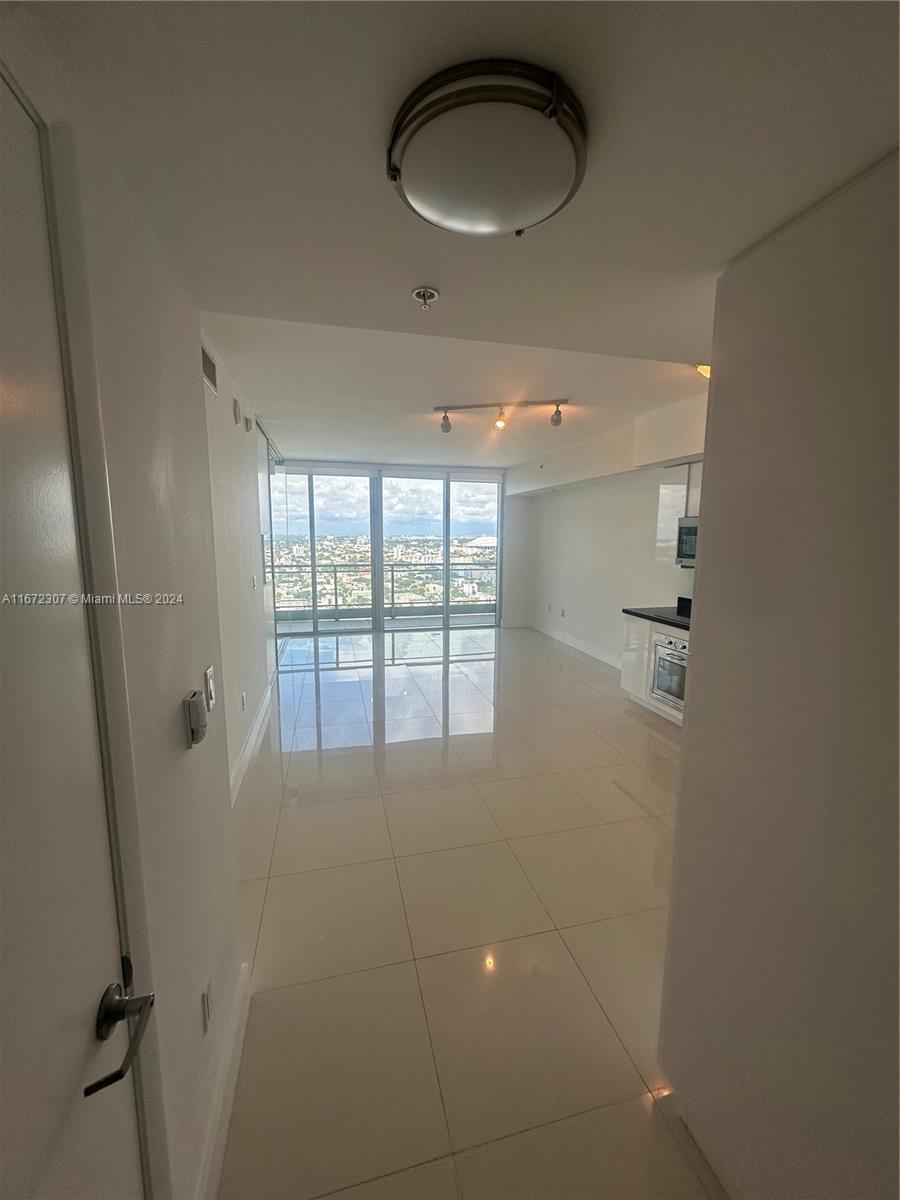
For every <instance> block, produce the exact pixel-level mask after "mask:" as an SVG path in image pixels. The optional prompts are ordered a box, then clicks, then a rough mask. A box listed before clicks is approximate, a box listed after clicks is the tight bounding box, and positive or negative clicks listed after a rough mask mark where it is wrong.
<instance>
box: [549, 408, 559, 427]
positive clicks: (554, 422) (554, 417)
mask: <svg viewBox="0 0 900 1200" xmlns="http://www.w3.org/2000/svg"><path fill="white" fill-rule="evenodd" d="M550 424H551V425H552V426H553V428H554V429H558V428H559V426H560V425H562V413H561V412H560V411H559V405H558V404H557V406H556V412H555V413H553V415H552V416H551V417H550Z"/></svg>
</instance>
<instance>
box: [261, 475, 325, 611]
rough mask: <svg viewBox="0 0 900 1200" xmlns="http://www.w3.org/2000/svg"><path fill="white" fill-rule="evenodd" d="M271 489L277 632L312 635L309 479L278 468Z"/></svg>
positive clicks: (272, 476) (312, 607)
mask: <svg viewBox="0 0 900 1200" xmlns="http://www.w3.org/2000/svg"><path fill="white" fill-rule="evenodd" d="M270 482H271V489H272V550H273V554H272V558H273V570H274V575H275V615H276V623H277V627H278V632H279V633H282V634H286V633H312V632H313V629H314V622H313V613H314V606H313V573H312V538H311V537H310V527H309V485H310V480H309V477H308V476H307V475H305V474H300V473H299V472H296V471H286V470H285V469H284V468H283V467H282V466H280V465H279V466H278V467H277V468H276V469H275V471H274V472H273V474H272V475H271V477H270Z"/></svg>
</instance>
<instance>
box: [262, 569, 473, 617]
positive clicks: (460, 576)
mask: <svg viewBox="0 0 900 1200" xmlns="http://www.w3.org/2000/svg"><path fill="white" fill-rule="evenodd" d="M274 571H275V610H276V616H277V617H278V618H279V619H281V620H284V621H311V620H312V618H313V577H312V566H311V565H310V564H309V563H290V564H287V563H284V564H278V563H276V565H275V569H274ZM449 574H450V580H449V586H450V596H449V601H450V613H451V614H452V615H460V614H470V615H477V614H490V613H493V612H495V611H496V607H497V560H496V559H490V560H487V559H478V560H471V559H470V560H466V561H456V562H453V563H451V564H450V572H449ZM315 590H316V604H315V608H316V614H317V616H318V618H319V620H326V621H340V620H352V621H358V620H360V619H361V618H365V617H371V615H372V565H371V563H368V562H362V563H317V564H316V585H315ZM443 611H444V567H443V564H441V563H434V562H422V561H420V562H409V561H404V562H390V563H385V564H384V614H385V617H386V618H390V619H396V618H402V617H414V616H423V617H427V616H435V617H438V616H440V615H441V614H442V613H443Z"/></svg>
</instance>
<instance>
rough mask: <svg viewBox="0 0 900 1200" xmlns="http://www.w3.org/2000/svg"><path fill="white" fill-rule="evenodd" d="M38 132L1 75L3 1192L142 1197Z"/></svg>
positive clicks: (122, 1199) (14, 1196)
mask: <svg viewBox="0 0 900 1200" xmlns="http://www.w3.org/2000/svg"><path fill="white" fill-rule="evenodd" d="M84 590H85V589H84V584H83V581H82V570H81V561H80V558H79V545H78V537H77V533H76V519H75V507H74V501H73V475H72V464H71V458H70V446H69V436H68V427H67V415H66V402H65V392H64V388H63V380H62V372H61V367H60V343H59V332H58V325H57V318H56V311H55V306H54V289H53V279H52V273H51V262H50V254H49V241H48V233H47V224H46V210H45V205H44V198H43V190H42V173H41V160H40V144H39V137H38V130H37V126H36V125H35V123H34V122H33V121H32V119H31V118H30V116H29V115H28V113H27V112H26V111H25V109H24V108H23V107H22V105H21V104H20V103H19V102H18V100H17V99H16V97H15V96H14V95H13V93H12V92H11V90H10V89H9V87H8V86H7V84H6V83H5V82H3V81H2V80H0V596H2V598H3V603H2V604H0V674H2V689H0V755H2V764H0V784H2V810H0V835H2V840H0V904H2V925H0V1078H2V1091H3V1102H2V1106H0V1194H2V1196H3V1197H4V1198H8V1200H25V1198H26V1197H38V1198H40V1200H76V1198H80V1197H85V1198H87V1197H89V1198H90V1200H113V1198H115V1200H129V1198H131V1197H135V1198H137V1197H140V1196H142V1194H143V1189H142V1183H141V1156H140V1143H139V1138H138V1123H137V1117H136V1104H135V1092H134V1082H133V1073H129V1075H128V1076H127V1077H126V1079H125V1080H124V1081H123V1082H120V1083H117V1084H115V1085H114V1086H111V1087H108V1088H106V1089H105V1090H103V1091H100V1092H98V1093H97V1094H96V1095H93V1096H90V1097H85V1096H84V1095H83V1091H84V1088H85V1086H86V1085H87V1084H90V1083H92V1082H93V1081H94V1080H95V1079H97V1078H98V1077H100V1076H103V1075H105V1074H107V1073H109V1072H111V1071H114V1070H115V1069H116V1067H117V1066H118V1065H119V1064H120V1062H121V1060H122V1058H123V1056H124V1053H125V1049H126V1046H127V1044H128V1030H127V1028H126V1024H125V1023H124V1022H123V1023H121V1024H119V1025H117V1026H116V1027H115V1030H114V1032H113V1033H112V1035H111V1036H110V1038H109V1039H108V1040H107V1041H102V1042H101V1041H98V1040H97V1039H96V1037H95V1031H94V1025H95V1017H96V1012H97V1006H98V1003H99V1001H100V997H101V994H102V993H103V991H104V989H105V988H106V987H107V985H108V984H110V983H113V982H118V983H121V981H122V964H121V960H120V954H121V950H122V946H121V941H120V934H119V924H118V920H117V911H116V896H115V891H114V887H113V877H112V858H111V851H110V841H109V826H108V822H107V814H106V799H105V793H104V783H103V773H102V768H101V757H100V741H99V731H98V720H97V707H96V703H95V696H94V687H93V679H92V673H91V654H90V643H89V638H88V629H87V623H86V615H85V609H84V608H83V607H82V606H81V604H71V603H68V602H65V603H62V604H53V603H51V604H26V603H23V602H21V601H20V599H19V598H20V597H24V595H26V594H48V593H49V594H54V593H55V594H59V595H61V596H64V597H67V596H69V595H70V594H75V595H77V596H80V594H81V593H82V592H83V591H84Z"/></svg>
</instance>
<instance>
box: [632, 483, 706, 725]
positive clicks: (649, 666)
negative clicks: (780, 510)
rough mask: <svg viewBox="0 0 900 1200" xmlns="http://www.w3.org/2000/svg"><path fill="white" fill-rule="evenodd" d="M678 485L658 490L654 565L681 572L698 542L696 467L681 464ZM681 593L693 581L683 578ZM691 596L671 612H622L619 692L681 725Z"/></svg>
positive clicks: (690, 566)
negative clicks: (658, 563) (670, 566)
mask: <svg viewBox="0 0 900 1200" xmlns="http://www.w3.org/2000/svg"><path fill="white" fill-rule="evenodd" d="M681 470H683V471H684V472H685V474H684V479H683V481H682V480H681V479H673V480H672V481H671V482H668V481H667V482H665V483H661V484H660V489H659V494H660V500H659V509H658V516H657V561H661V562H665V561H669V562H673V561H674V565H675V566H677V567H680V568H682V569H683V570H684V571H685V572H691V573H692V572H693V570H694V568H695V567H696V564H697V549H698V543H699V537H700V517H699V510H700V491H701V481H702V471H703V464H702V462H693V463H688V464H685V465H684V467H683V468H681ZM684 590H685V591H686V592H692V591H693V576H692V574H691V575H686V584H685V587H684ZM692 606H693V599H692V596H691V595H678V597H677V598H676V602H675V604H674V606H668V605H653V606H649V607H628V608H623V609H622V613H623V615H624V618H625V622H624V636H623V645H622V681H621V685H622V689H623V691H625V692H627V693H628V695H629V696H630V698H631V699H632V700H633V701H635V702H636V703H637V704H641V705H643V706H644V707H645V708H648V709H650V710H651V711H652V712H655V713H656V714H657V715H658V716H661V717H664V718H666V719H667V720H669V721H673V722H674V723H675V724H677V725H681V723H682V721H683V719H684V705H685V691H686V686H687V673H688V662H689V656H690V630H691V609H692Z"/></svg>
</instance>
